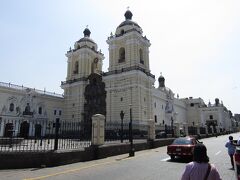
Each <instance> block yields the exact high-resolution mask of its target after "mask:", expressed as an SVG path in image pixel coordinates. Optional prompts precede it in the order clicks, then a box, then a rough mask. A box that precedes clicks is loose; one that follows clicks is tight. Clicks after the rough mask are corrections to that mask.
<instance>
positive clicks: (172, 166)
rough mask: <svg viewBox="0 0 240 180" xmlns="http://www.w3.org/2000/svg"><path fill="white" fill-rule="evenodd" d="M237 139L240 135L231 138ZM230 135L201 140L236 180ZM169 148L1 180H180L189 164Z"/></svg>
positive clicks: (0, 177) (7, 174)
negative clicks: (171, 155) (170, 154)
mask: <svg viewBox="0 0 240 180" xmlns="http://www.w3.org/2000/svg"><path fill="white" fill-rule="evenodd" d="M232 135H233V137H234V139H238V137H240V133H235V134H232ZM228 136H229V135H225V136H219V137H217V138H216V137H212V138H206V139H202V140H201V141H203V143H204V144H205V145H206V146H207V149H208V156H209V158H210V163H213V164H214V165H215V166H216V167H217V169H218V170H219V173H220V175H221V177H222V179H223V180H234V179H235V176H234V171H233V170H231V169H230V168H231V163H230V158H229V156H228V154H227V149H226V148H225V143H226V141H227V140H228ZM166 150H167V148H166V146H165V147H160V148H157V149H151V150H145V151H140V152H136V153H135V156H134V157H128V154H124V155H120V156H114V157H109V158H105V159H101V160H96V161H89V162H81V163H75V164H71V165H65V166H59V167H54V168H41V169H18V170H0V180H19V179H25V180H40V179H47V180H66V179H67V180H177V179H180V178H181V174H182V172H183V171H184V168H185V165H186V163H188V161H187V160H184V159H176V160H174V161H170V158H169V157H168V155H167V154H166Z"/></svg>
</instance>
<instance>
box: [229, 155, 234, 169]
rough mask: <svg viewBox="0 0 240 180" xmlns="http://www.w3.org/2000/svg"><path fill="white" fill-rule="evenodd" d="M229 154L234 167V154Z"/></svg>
mask: <svg viewBox="0 0 240 180" xmlns="http://www.w3.org/2000/svg"><path fill="white" fill-rule="evenodd" d="M229 156H230V159H231V164H232V167H233V168H234V162H233V154H229Z"/></svg>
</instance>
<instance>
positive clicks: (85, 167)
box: [23, 155, 142, 180]
mask: <svg viewBox="0 0 240 180" xmlns="http://www.w3.org/2000/svg"><path fill="white" fill-rule="evenodd" d="M139 156H142V155H138V156H135V157H128V158H125V159H121V161H126V160H130V159H133V158H136V157H139ZM116 162H119V161H117V159H115V160H112V161H108V162H103V163H98V164H93V165H89V166H84V167H80V168H75V169H69V170H65V171H61V172H58V173H53V174H48V175H44V176H38V177H33V178H25V179H23V180H41V179H45V178H49V177H53V176H58V175H62V174H67V173H72V172H76V171H80V170H83V169H89V168H92V167H96V166H101V165H107V164H113V163H116Z"/></svg>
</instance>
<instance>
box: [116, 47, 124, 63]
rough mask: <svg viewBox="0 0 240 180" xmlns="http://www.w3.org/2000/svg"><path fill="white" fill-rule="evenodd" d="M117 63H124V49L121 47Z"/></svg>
mask: <svg viewBox="0 0 240 180" xmlns="http://www.w3.org/2000/svg"><path fill="white" fill-rule="evenodd" d="M118 62H119V63H121V62H125V49H124V48H123V47H121V48H120V49H119V60H118Z"/></svg>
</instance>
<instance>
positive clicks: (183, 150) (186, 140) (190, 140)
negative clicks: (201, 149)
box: [167, 136, 202, 160]
mask: <svg viewBox="0 0 240 180" xmlns="http://www.w3.org/2000/svg"><path fill="white" fill-rule="evenodd" d="M198 143H202V142H199V141H198V140H197V139H196V138H195V137H190V136H188V137H179V138H177V139H175V140H174V141H173V143H172V144H171V145H168V147H167V154H168V155H169V156H170V157H171V159H172V160H173V159H175V157H176V156H178V157H192V156H193V148H194V146H195V145H196V144H198Z"/></svg>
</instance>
